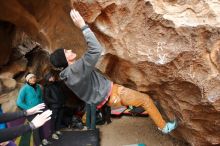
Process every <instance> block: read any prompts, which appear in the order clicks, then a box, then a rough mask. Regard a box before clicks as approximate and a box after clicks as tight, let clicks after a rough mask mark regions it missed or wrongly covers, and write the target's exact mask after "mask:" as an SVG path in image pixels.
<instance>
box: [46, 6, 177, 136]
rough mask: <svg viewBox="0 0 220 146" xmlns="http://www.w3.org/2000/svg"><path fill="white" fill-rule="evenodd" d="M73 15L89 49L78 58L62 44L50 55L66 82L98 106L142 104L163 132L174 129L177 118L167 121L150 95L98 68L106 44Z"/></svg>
mask: <svg viewBox="0 0 220 146" xmlns="http://www.w3.org/2000/svg"><path fill="white" fill-rule="evenodd" d="M70 16H71V18H72V20H73V22H74V24H75V25H76V26H77V27H78V28H80V29H81V30H82V33H83V35H84V38H85V41H86V43H87V45H88V51H87V52H86V53H85V54H84V55H83V56H82V57H81V58H80V59H78V60H76V56H77V54H76V53H74V52H72V50H66V49H63V48H59V49H57V50H55V51H54V52H53V53H52V54H51V55H50V61H51V63H52V64H53V65H54V66H55V67H57V68H63V70H62V72H61V73H60V78H61V79H62V80H64V82H65V84H66V85H67V86H68V87H69V88H70V89H71V90H72V91H73V92H74V93H75V94H76V95H77V96H78V97H79V98H80V99H81V100H83V101H84V102H86V103H87V104H91V105H92V104H94V105H95V106H96V107H97V108H101V107H102V106H103V105H105V104H107V105H109V106H129V105H131V106H135V107H139V106H141V107H143V108H144V109H145V110H146V111H147V112H148V114H149V116H150V117H151V118H152V119H153V121H154V122H155V124H156V125H157V127H158V129H160V130H161V131H162V132H163V133H169V132H171V131H172V130H174V129H175V128H176V125H177V124H176V121H173V122H165V120H164V119H163V118H162V116H161V114H160V112H159V111H158V109H157V107H156V106H155V104H154V102H153V100H152V99H151V98H150V96H149V95H147V94H143V93H140V92H138V91H135V90H132V89H129V88H126V87H124V86H121V85H118V84H114V83H113V82H112V81H110V80H108V79H107V78H106V77H105V76H103V75H102V74H100V73H99V72H98V71H96V69H95V65H96V63H97V62H98V59H99V57H100V56H101V52H102V50H103V48H102V46H101V45H100V43H99V42H98V40H97V38H96V37H95V35H94V33H93V32H92V31H91V30H90V28H89V27H88V25H86V23H85V21H84V20H83V18H82V17H81V15H80V14H79V12H78V11H76V10H71V12H70Z"/></svg>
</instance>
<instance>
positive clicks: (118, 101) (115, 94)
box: [108, 84, 173, 133]
mask: <svg viewBox="0 0 220 146" xmlns="http://www.w3.org/2000/svg"><path fill="white" fill-rule="evenodd" d="M108 104H109V105H110V106H129V105H132V106H136V107H138V106H141V107H143V108H144V109H145V110H146V111H147V113H148V114H149V116H150V117H151V118H152V120H153V121H154V122H155V124H156V125H157V126H158V128H160V129H161V130H162V131H163V129H164V128H166V126H167V124H166V122H165V120H164V119H163V118H162V116H161V114H160V112H159V111H158V109H157V107H156V106H155V105H154V102H153V101H152V99H151V98H150V97H149V95H147V94H143V93H140V92H138V91H135V90H132V89H129V88H126V87H123V86H121V85H117V84H114V86H113V90H112V94H111V96H110V99H109V102H108ZM172 130H173V129H172ZM163 132H164V133H168V132H170V130H169V131H168V132H166V131H163Z"/></svg>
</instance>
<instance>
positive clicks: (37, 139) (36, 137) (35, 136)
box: [27, 115, 41, 146]
mask: <svg viewBox="0 0 220 146" xmlns="http://www.w3.org/2000/svg"><path fill="white" fill-rule="evenodd" d="M35 116H36V115H31V116H28V117H27V120H28V121H29V122H31V121H32V120H33V119H34V117H35ZM33 139H34V144H35V145H36V146H38V145H40V143H41V139H40V132H39V128H37V129H34V130H33Z"/></svg>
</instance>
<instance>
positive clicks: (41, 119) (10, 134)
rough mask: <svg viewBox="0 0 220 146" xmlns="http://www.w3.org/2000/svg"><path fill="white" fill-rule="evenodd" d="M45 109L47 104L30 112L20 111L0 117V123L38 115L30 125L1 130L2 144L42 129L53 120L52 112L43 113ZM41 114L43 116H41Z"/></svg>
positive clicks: (35, 107)
mask: <svg viewBox="0 0 220 146" xmlns="http://www.w3.org/2000/svg"><path fill="white" fill-rule="evenodd" d="M44 108H45V104H44V103H42V104H38V105H36V106H34V107H32V108H30V109H28V110H24V111H18V112H13V113H3V114H2V115H0V123H3V122H9V121H13V120H16V119H19V118H22V117H28V116H31V115H34V114H37V113H38V114H37V115H36V116H35V117H34V118H33V120H32V121H30V122H29V123H28V124H24V125H20V126H15V127H11V128H5V129H0V143H2V142H5V141H8V140H12V139H14V138H16V137H18V136H21V135H23V134H24V133H26V132H29V131H31V130H34V129H36V128H39V127H41V126H42V125H43V124H44V123H46V122H47V121H48V120H50V119H51V117H50V116H51V114H52V111H51V110H46V111H44V112H43V113H42V109H44ZM39 113H41V114H39Z"/></svg>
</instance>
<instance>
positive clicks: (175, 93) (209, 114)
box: [0, 0, 220, 146]
mask: <svg viewBox="0 0 220 146" xmlns="http://www.w3.org/2000/svg"><path fill="white" fill-rule="evenodd" d="M1 3H2V5H1V6H0V11H1V13H0V20H1V21H4V22H5V21H7V22H8V24H9V25H7V28H9V26H13V27H15V28H13V29H15V30H16V33H9V32H7V31H6V35H5V36H8V38H7V39H8V41H5V42H6V43H5V44H4V46H3V47H1V52H4V54H5V55H4V57H5V59H4V60H1V59H0V65H2V70H4V71H2V72H1V73H0V76H3V77H4V78H6V75H7V79H9V80H10V81H11V80H13V81H14V80H16V81H17V80H18V79H14V76H13V75H10V74H8V72H10V68H9V69H8V68H7V67H6V66H7V63H9V62H8V61H5V60H10V59H9V58H10V57H9V56H11V52H13V51H14V50H16V49H13V47H14V48H22V45H19V43H13V44H12V46H13V47H10V46H11V43H10V42H11V39H12V40H14V41H13V42H20V40H19V39H18V38H19V36H22V35H21V34H20V33H18V32H19V30H23V31H24V32H25V33H26V34H27V35H28V36H29V37H31V39H32V40H33V42H34V43H33V44H32V43H31V44H32V45H28V46H29V47H24V48H26V50H28V49H30V48H35V47H36V46H39V45H40V48H42V49H45V50H46V51H47V52H52V51H53V50H54V49H55V48H58V47H65V48H67V49H73V50H74V51H75V52H77V53H79V54H82V53H83V52H84V51H85V48H86V44H85V42H84V39H83V37H82V34H81V32H80V30H79V29H77V28H76V27H75V26H74V25H73V23H72V22H71V19H70V17H69V11H70V9H71V7H72V6H73V7H74V8H76V9H77V10H79V12H80V13H81V14H82V16H83V17H84V18H85V20H86V21H87V23H88V24H89V26H90V28H91V29H92V30H93V31H94V32H95V34H96V36H97V37H98V39H99V40H100V42H101V43H102V45H103V46H104V47H105V50H104V51H103V54H102V58H101V59H100V61H99V62H98V64H97V67H98V68H99V69H100V70H101V71H102V72H103V73H105V74H106V75H107V76H109V77H110V78H111V79H112V80H113V81H114V82H116V83H119V84H122V85H125V86H127V87H130V88H132V89H135V90H138V91H141V92H144V93H148V94H150V95H151V96H152V98H153V99H155V101H157V102H158V103H159V104H158V105H159V107H160V110H161V112H162V113H163V116H164V117H165V118H166V119H167V120H172V119H174V118H176V119H177V120H178V121H179V127H178V128H177V130H176V131H174V132H173V133H172V136H174V137H177V138H181V139H184V140H186V141H187V142H188V143H190V144H191V145H195V146H203V145H204V146H207V145H219V144H220V137H219V135H220V116H219V114H220V90H219V89H220V76H219V71H220V70H219V69H220V68H219V67H220V66H219V62H220V58H219V55H220V53H219V49H220V30H219V21H220V20H219V19H220V17H219V13H220V12H219V7H220V2H218V1H208V0H201V1H198V0H190V1H183V0H132V1H130V0H123V1H118V0H106V1H102V0H81V1H78V0H72V1H71V2H70V1H58V0H53V1H52V0H46V1H45V0H39V1H34V0H29V1H23V0H13V1H10V2H5V1H2V2H1ZM72 4H73V5H72ZM12 6H13V7H12ZM0 30H1V29H0ZM2 30H7V29H2ZM0 33H2V31H0ZM3 33H5V32H3ZM7 34H8V35H7ZM15 34H17V36H16V35H15ZM0 38H1V39H6V38H4V37H0ZM24 40H26V39H24ZM23 52H25V51H23ZM28 52H29V51H26V52H25V53H23V55H24V54H26V53H28ZM34 56H35V58H40V56H37V55H34ZM24 59H27V58H24ZM45 59H46V57H45ZM31 62H32V61H31V60H29V61H28V60H26V63H27V64H30V63H31ZM23 63H24V64H25V61H23ZM39 63H42V62H35V63H31V64H32V65H34V66H35V69H34V68H33V69H32V70H33V71H36V68H39ZM44 63H45V62H44ZM3 65H6V66H3ZM15 65H16V63H15ZM8 66H11V65H8ZM18 68H19V67H18ZM20 68H23V69H21V70H20V71H18V73H19V72H22V71H25V70H27V68H28V67H20ZM45 68H46V67H42V69H41V70H39V72H38V73H37V74H39V76H41V75H42V72H43V71H44V70H45ZM28 70H31V69H28ZM37 70H38V69H37ZM5 72H6V73H5ZM3 73H4V74H3ZM16 74H17V73H16ZM13 81H11V82H13ZM15 83H16V82H15ZM0 85H2V86H5V85H3V80H2V84H0ZM10 85H11V86H12V84H10ZM13 87H14V86H13ZM9 89H10V91H11V89H12V88H9ZM8 91H9V90H8ZM13 91H14V90H13ZM1 99H5V98H0V101H1ZM1 103H2V102H1Z"/></svg>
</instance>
